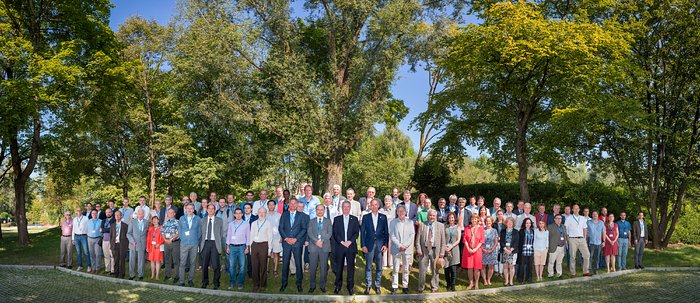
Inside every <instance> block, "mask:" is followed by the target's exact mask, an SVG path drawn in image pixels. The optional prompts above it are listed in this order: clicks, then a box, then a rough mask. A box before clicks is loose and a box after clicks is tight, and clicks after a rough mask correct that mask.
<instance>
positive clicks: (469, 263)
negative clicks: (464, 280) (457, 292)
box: [462, 214, 484, 289]
mask: <svg viewBox="0 0 700 303" xmlns="http://www.w3.org/2000/svg"><path fill="white" fill-rule="evenodd" d="M469 222H470V223H471V224H470V225H469V226H467V228H466V229H465V230H464V236H463V240H462V242H464V243H465V245H464V251H463V252H462V268H466V269H467V275H468V277H469V287H468V288H467V289H472V288H475V289H479V271H480V270H481V268H482V267H483V264H482V250H481V247H482V245H483V244H484V228H483V227H482V226H481V222H480V220H479V216H477V215H476V214H472V216H471V217H470V218H469Z"/></svg>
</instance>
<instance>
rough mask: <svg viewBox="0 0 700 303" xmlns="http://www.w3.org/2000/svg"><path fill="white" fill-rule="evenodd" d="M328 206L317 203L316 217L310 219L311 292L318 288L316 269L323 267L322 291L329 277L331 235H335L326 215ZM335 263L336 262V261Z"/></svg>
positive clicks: (324, 289)
mask: <svg viewBox="0 0 700 303" xmlns="http://www.w3.org/2000/svg"><path fill="white" fill-rule="evenodd" d="M325 214H326V208H325V207H324V206H323V205H316V217H315V218H314V219H313V220H309V228H308V233H307V234H308V237H307V241H308V242H309V246H308V248H307V249H308V251H309V259H310V262H309V263H310V264H311V269H310V270H309V272H310V275H311V278H310V279H309V281H310V283H309V293H313V292H314V290H316V269H317V268H318V267H319V266H320V267H321V279H320V280H321V283H320V285H321V292H323V293H325V292H326V278H327V277H328V254H329V253H330V252H331V241H330V240H331V235H333V224H332V223H331V220H330V218H326V217H325ZM334 263H335V262H334Z"/></svg>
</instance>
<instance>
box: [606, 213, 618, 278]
mask: <svg viewBox="0 0 700 303" xmlns="http://www.w3.org/2000/svg"><path fill="white" fill-rule="evenodd" d="M618 237H619V231H618V229H617V223H615V215H613V214H610V215H608V219H607V221H606V222H605V230H604V233H603V239H604V240H605V242H603V255H604V256H605V262H606V264H607V266H608V272H610V270H611V269H612V271H615V259H616V258H617V253H618V251H617V247H618V243H617V239H618Z"/></svg>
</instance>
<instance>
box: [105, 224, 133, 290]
mask: <svg viewBox="0 0 700 303" xmlns="http://www.w3.org/2000/svg"><path fill="white" fill-rule="evenodd" d="M114 219H115V221H114V222H113V223H112V225H111V226H110V231H109V247H110V248H111V249H112V256H114V274H115V275H116V276H117V278H122V279H124V276H125V275H126V268H125V267H124V266H125V261H126V252H127V251H129V240H128V239H127V237H126V232H127V231H129V225H127V224H126V223H124V222H122V212H121V211H120V210H117V211H116V212H114Z"/></svg>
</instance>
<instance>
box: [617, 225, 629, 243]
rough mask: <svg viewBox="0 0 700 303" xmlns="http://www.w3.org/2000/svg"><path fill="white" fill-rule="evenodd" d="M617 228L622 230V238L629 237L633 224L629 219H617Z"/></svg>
mask: <svg viewBox="0 0 700 303" xmlns="http://www.w3.org/2000/svg"><path fill="white" fill-rule="evenodd" d="M617 228H618V231H620V238H622V239H629V237H630V230H631V229H632V225H631V224H630V222H629V221H627V220H624V221H623V220H619V221H617Z"/></svg>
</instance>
